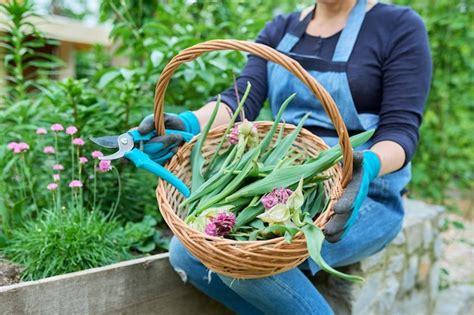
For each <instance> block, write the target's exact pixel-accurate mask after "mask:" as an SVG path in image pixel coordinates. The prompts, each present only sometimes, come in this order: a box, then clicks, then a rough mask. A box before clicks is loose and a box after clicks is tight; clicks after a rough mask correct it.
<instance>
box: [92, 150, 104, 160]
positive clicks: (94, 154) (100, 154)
mask: <svg viewBox="0 0 474 315" xmlns="http://www.w3.org/2000/svg"><path fill="white" fill-rule="evenodd" d="M91 155H92V157H93V158H94V159H98V158H100V157H101V156H104V153H102V152H100V151H92V154H91Z"/></svg>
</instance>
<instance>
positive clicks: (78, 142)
mask: <svg viewBox="0 0 474 315" xmlns="http://www.w3.org/2000/svg"><path fill="white" fill-rule="evenodd" d="M72 144H74V145H84V144H85V142H84V140H83V139H82V138H74V139H72Z"/></svg>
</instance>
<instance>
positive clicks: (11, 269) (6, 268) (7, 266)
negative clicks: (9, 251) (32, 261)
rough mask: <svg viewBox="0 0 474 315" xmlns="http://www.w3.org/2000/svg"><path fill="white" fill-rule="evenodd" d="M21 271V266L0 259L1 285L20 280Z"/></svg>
mask: <svg viewBox="0 0 474 315" xmlns="http://www.w3.org/2000/svg"><path fill="white" fill-rule="evenodd" d="M20 272H21V268H20V267H19V266H17V265H14V264H12V263H10V262H8V261H5V260H0V287H1V286H5V285H10V284H15V283H18V282H20Z"/></svg>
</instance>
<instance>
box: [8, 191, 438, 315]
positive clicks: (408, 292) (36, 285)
mask: <svg viewBox="0 0 474 315" xmlns="http://www.w3.org/2000/svg"><path fill="white" fill-rule="evenodd" d="M406 212H407V215H406V220H405V224H404V228H403V231H402V232H401V233H400V234H399V235H398V237H397V238H396V239H395V241H394V242H393V243H392V244H391V245H390V246H388V247H387V248H386V249H384V250H383V251H381V252H380V253H378V254H376V255H374V256H372V257H370V258H368V259H366V260H364V261H362V262H361V263H359V264H357V265H355V266H350V267H349V269H350V270H349V271H350V272H353V273H359V274H361V275H363V276H364V277H365V278H366V279H367V281H366V283H364V284H363V285H358V286H352V287H351V286H348V285H347V283H345V281H343V280H339V279H335V278H332V277H329V276H327V275H324V274H318V276H317V277H316V278H315V279H314V280H315V281H314V282H315V284H316V286H317V287H318V289H320V291H321V292H322V294H324V295H326V297H327V298H328V300H329V302H330V303H331V304H332V305H333V308H334V309H335V311H336V314H357V315H359V314H364V315H365V314H369V315H370V314H417V315H419V314H420V315H422V314H427V315H428V314H433V311H434V305H435V301H436V299H437V295H438V281H439V268H440V267H439V263H438V259H439V257H440V256H441V239H440V237H439V226H440V222H441V221H440V220H441V214H442V212H443V208H442V207H438V206H432V205H428V204H425V203H423V202H419V201H411V200H408V201H406ZM351 295H352V299H351V297H350V296H351ZM191 313H192V314H229V313H230V312H229V311H228V310H226V309H224V307H223V306H221V305H219V304H218V303H216V302H214V301H211V300H210V299H208V298H207V297H206V296H204V295H203V294H202V293H200V292H198V291H197V290H196V289H194V288H193V287H192V286H191V285H189V284H184V283H183V282H182V281H181V279H180V278H179V276H178V275H177V274H176V273H175V272H174V271H173V270H172V268H171V266H170V265H169V263H168V255H167V254H160V255H154V256H150V257H145V258H140V259H135V260H131V261H126V262H122V263H118V264H114V265H110V266H106V267H101V268H95V269H90V270H85V271H81V272H76V273H71V274H66V275H62V276H57V277H51V278H47V279H43V280H39V281H32V282H24V283H20V284H15V285H11V286H6V287H0V314H15V315H16V314H48V315H50V314H173V315H179V314H191Z"/></svg>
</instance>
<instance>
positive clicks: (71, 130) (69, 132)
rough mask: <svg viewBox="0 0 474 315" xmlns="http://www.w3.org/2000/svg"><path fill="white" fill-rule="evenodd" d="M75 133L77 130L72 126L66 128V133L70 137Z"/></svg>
mask: <svg viewBox="0 0 474 315" xmlns="http://www.w3.org/2000/svg"><path fill="white" fill-rule="evenodd" d="M76 132H77V128H76V127H74V126H69V127H67V128H66V133H67V134H68V135H71V136H72V135H73V134H75V133H76Z"/></svg>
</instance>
